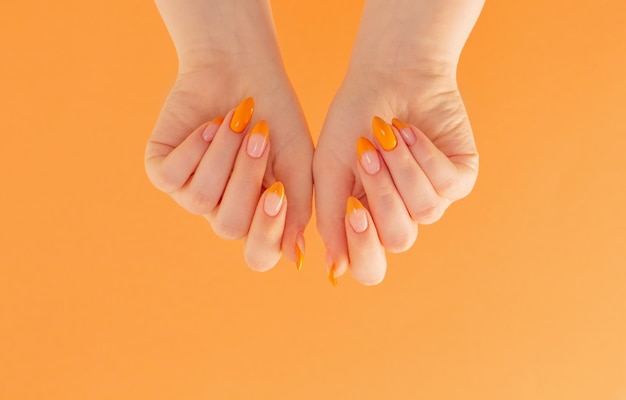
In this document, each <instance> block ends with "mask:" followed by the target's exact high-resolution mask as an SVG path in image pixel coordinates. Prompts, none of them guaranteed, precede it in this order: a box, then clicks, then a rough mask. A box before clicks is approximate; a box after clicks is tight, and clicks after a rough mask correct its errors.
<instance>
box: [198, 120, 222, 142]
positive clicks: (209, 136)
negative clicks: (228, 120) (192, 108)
mask: <svg viewBox="0 0 626 400" xmlns="http://www.w3.org/2000/svg"><path fill="white" fill-rule="evenodd" d="M222 122H224V117H217V118H215V119H213V120H211V121H209V123H208V125H207V126H206V128H204V131H202V140H204V141H205V142H210V141H211V140H213V138H214V137H215V134H216V133H217V130H218V129H219V127H220V124H221V123H222Z"/></svg>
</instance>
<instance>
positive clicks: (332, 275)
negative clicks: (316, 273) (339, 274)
mask: <svg viewBox="0 0 626 400" xmlns="http://www.w3.org/2000/svg"><path fill="white" fill-rule="evenodd" d="M328 281H329V282H330V283H331V285H333V286H334V287H337V278H335V264H333V265H331V266H330V272H328Z"/></svg>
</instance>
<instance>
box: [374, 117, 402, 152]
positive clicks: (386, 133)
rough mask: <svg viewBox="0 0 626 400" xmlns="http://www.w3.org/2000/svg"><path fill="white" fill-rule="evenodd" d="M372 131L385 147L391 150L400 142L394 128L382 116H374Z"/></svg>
mask: <svg viewBox="0 0 626 400" xmlns="http://www.w3.org/2000/svg"><path fill="white" fill-rule="evenodd" d="M372 131H373V132H374V136H375V137H376V140H378V143H380V145H381V146H382V148H383V149H385V150H387V151H389V150H393V149H395V148H396V145H397V144H398V142H397V140H396V135H395V133H393V129H391V126H389V124H388V123H386V122H385V121H383V120H382V119H381V118H380V117H374V118H372Z"/></svg>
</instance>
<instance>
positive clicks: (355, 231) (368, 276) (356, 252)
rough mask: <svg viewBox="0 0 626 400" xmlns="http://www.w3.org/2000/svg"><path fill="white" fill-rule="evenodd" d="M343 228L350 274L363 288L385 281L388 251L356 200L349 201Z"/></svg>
mask: <svg viewBox="0 0 626 400" xmlns="http://www.w3.org/2000/svg"><path fill="white" fill-rule="evenodd" d="M344 226H345V231H346V237H347V241H348V249H349V252H350V271H351V272H352V276H354V278H355V279H356V280H357V281H358V282H360V283H362V284H364V285H368V286H369V285H377V284H379V283H380V282H382V280H383V278H384V277H385V273H386V271H387V259H386V258H385V250H384V249H383V247H382V245H381V243H380V242H379V240H378V233H377V232H376V226H375V225H374V221H373V220H372V217H371V216H370V214H369V213H368V212H367V210H366V209H365V207H363V204H361V202H360V201H359V200H358V199H356V198H355V197H352V196H350V197H349V198H348V202H347V207H346V215H345V218H344Z"/></svg>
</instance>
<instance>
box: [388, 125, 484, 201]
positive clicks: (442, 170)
mask: <svg viewBox="0 0 626 400" xmlns="http://www.w3.org/2000/svg"><path fill="white" fill-rule="evenodd" d="M392 123H393V125H394V126H395V128H396V129H397V130H398V131H399V132H400V135H401V136H402V138H403V139H404V141H405V142H406V144H407V145H408V147H409V149H410V151H411V153H412V154H413V156H414V157H415V159H416V160H417V162H418V163H419V165H420V167H421V168H422V169H423V170H424V172H425V174H426V176H427V177H428V179H429V181H430V182H431V184H432V185H433V187H434V188H435V190H436V191H437V193H439V195H441V196H443V197H446V198H448V199H449V200H450V201H455V200H458V199H461V198H463V197H465V196H467V195H468V194H469V193H470V192H471V190H472V188H473V187H474V183H475V182H476V176H477V174H478V170H477V165H478V154H454V155H450V156H448V155H446V154H444V153H443V152H442V151H441V150H439V148H437V146H435V144H434V143H433V142H432V141H431V140H430V139H429V138H428V136H426V135H425V134H424V132H422V131H421V130H419V129H418V128H417V127H415V126H413V125H409V124H407V123H405V122H403V121H401V120H399V119H398V118H394V119H393V121H392Z"/></svg>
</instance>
